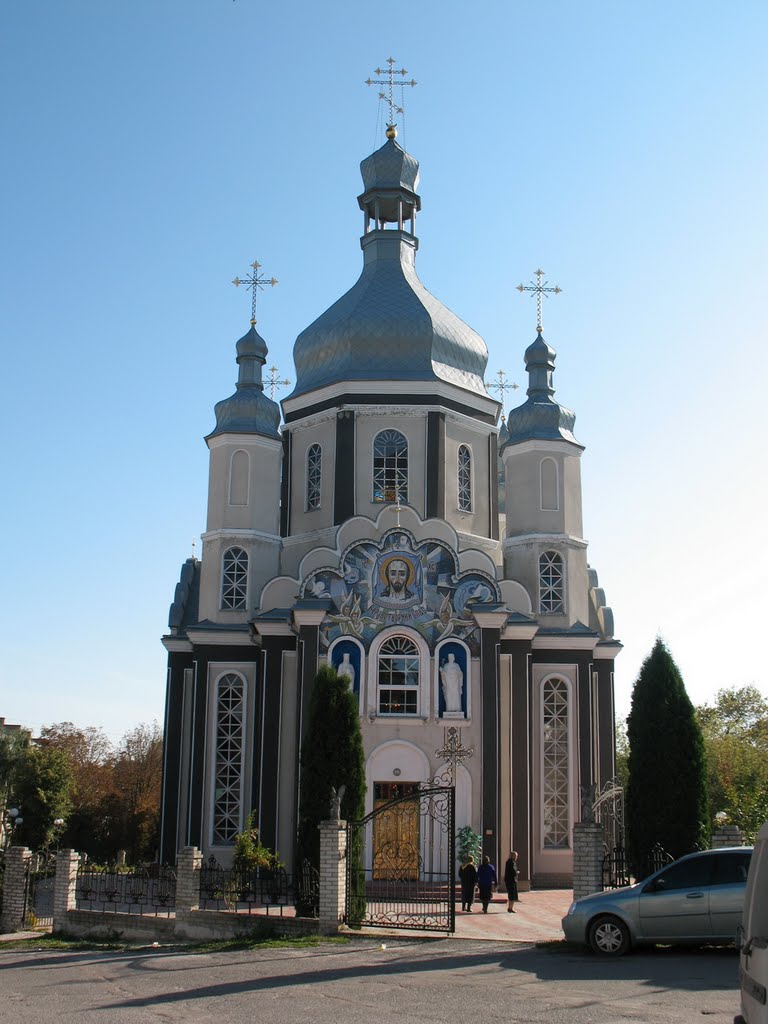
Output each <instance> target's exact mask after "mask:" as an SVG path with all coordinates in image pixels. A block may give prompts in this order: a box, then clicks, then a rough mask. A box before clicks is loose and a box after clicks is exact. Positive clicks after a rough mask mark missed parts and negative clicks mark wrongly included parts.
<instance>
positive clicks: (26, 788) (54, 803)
mask: <svg viewBox="0 0 768 1024" xmlns="http://www.w3.org/2000/svg"><path fill="white" fill-rule="evenodd" d="M73 786H74V778H73V775H72V769H71V768H70V765H69V760H68V759H67V756H66V754H64V753H63V752H62V751H61V750H56V749H55V748H52V747H44V746H38V745H36V744H30V745H29V746H28V747H27V748H26V749H25V751H24V756H23V758H22V761H21V764H20V765H19V768H18V772H17V774H16V777H15V780H14V783H13V789H12V799H13V802H14V803H15V804H16V806H17V807H18V808H19V810H20V812H21V817H22V818H23V819H24V821H23V824H21V825H20V826H19V827H18V829H17V830H16V832H15V834H14V842H15V843H16V844H17V845H20V846H29V847H31V848H32V849H34V850H44V849H47V848H48V847H49V846H50V845H51V843H52V842H53V839H54V835H55V826H54V824H53V823H54V821H56V819H57V818H64V819H65V820H66V817H67V815H68V814H69V811H70V808H71V806H72V799H71V793H72V789H73Z"/></svg>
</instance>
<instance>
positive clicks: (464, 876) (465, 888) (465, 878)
mask: <svg viewBox="0 0 768 1024" xmlns="http://www.w3.org/2000/svg"><path fill="white" fill-rule="evenodd" d="M459 879H460V881H461V909H462V910H466V911H468V912H470V913H471V911H472V903H473V902H474V899H475V885H476V884H477V868H476V867H475V858H474V857H467V859H466V860H465V861H464V863H463V864H462V865H461V867H460V868H459Z"/></svg>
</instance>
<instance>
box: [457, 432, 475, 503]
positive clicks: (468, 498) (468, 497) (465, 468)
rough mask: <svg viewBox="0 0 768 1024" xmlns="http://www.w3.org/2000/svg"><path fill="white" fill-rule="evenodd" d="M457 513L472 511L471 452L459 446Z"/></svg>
mask: <svg viewBox="0 0 768 1024" xmlns="http://www.w3.org/2000/svg"><path fill="white" fill-rule="evenodd" d="M459 511H460V512H471V511H472V452H471V451H470V450H469V448H468V447H467V445H465V444H460V445H459Z"/></svg>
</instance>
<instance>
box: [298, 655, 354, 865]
mask: <svg viewBox="0 0 768 1024" xmlns="http://www.w3.org/2000/svg"><path fill="white" fill-rule="evenodd" d="M308 715H309V721H308V725H307V733H306V737H305V739H304V742H303V744H302V746H301V797H300V801H299V828H298V841H297V846H296V854H297V855H296V866H295V870H296V872H297V873H298V872H300V871H301V870H302V865H303V863H304V861H305V860H306V861H308V862H309V864H310V865H311V866H312V867H314V868H317V869H319V867H320V833H319V831H318V825H319V824H320V822H321V821H324V820H325V819H327V818H328V816H329V813H330V805H331V796H332V793H331V789H332V788H333V789H335V790H337V791H339V790H341V787H342V786H344V787H346V788H345V791H344V795H343V797H342V800H341V817H342V818H344V819H346V820H348V821H349V820H359V819H360V818H362V817H363V814H364V811H365V759H364V754H363V738H362V734H361V732H360V716H359V713H358V708H357V700H356V698H355V695H354V693H352V691H351V690H350V688H349V682H348V680H347V679H346V678H345V677H340V676H338V675H337V674H336V670H335V669H334V668H333V667H332V666H330V665H324V666H323V667H322V668H321V669H320V671H319V672H318V673H317V676H316V677H315V683H314V687H313V690H312V697H311V699H310V703H309V712H308ZM351 852H352V851H348V856H349V855H350V853H351Z"/></svg>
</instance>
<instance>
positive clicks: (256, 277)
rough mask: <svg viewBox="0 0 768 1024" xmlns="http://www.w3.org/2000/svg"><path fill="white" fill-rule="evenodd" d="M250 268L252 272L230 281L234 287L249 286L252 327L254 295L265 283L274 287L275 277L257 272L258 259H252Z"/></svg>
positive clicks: (253, 322)
mask: <svg viewBox="0 0 768 1024" xmlns="http://www.w3.org/2000/svg"><path fill="white" fill-rule="evenodd" d="M251 268H252V269H253V273H252V274H246V276H245V277H244V278H243V279H241V278H239V277H236V278H235V279H234V280H233V281H232V284H233V285H234V286H235V288H239V287H240V285H241V284H244V285H245V287H246V288H250V290H251V327H253V326H255V324H256V295H257V294H258V292H259V289H262V290H263V289H264V288H266V287H267V285H269V287H270V288H274V287H275V285H276V284H277V278H275V277H262V276H261V275H260V274H259V270H261V264H260V263H259V261H258V260H254V261H253V263H252V264H251Z"/></svg>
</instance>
